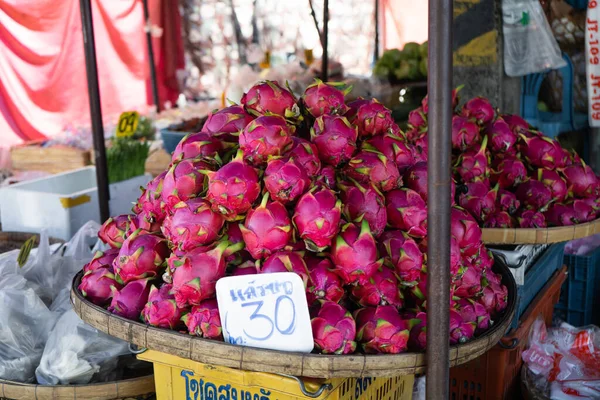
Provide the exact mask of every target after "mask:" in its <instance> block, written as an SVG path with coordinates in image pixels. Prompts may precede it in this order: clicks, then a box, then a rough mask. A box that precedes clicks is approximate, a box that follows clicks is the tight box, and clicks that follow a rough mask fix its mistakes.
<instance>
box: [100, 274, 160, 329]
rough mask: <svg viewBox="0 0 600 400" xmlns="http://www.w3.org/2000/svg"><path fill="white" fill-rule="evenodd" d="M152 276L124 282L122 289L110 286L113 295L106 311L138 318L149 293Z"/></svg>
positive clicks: (133, 318) (134, 318)
mask: <svg viewBox="0 0 600 400" xmlns="http://www.w3.org/2000/svg"><path fill="white" fill-rule="evenodd" d="M151 280H152V278H146V279H138V280H137V281H132V282H129V283H128V284H126V285H125V286H124V287H123V288H122V289H120V290H119V289H117V288H116V287H115V286H113V287H112V291H113V296H112V301H111V303H110V306H109V307H108V311H109V312H111V313H113V314H116V315H118V316H121V317H124V318H127V319H132V320H134V321H135V320H138V319H140V314H141V312H142V310H143V309H144V306H145V305H146V303H147V302H148V295H149V294H150V281H151Z"/></svg>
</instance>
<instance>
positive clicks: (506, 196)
mask: <svg viewBox="0 0 600 400" xmlns="http://www.w3.org/2000/svg"><path fill="white" fill-rule="evenodd" d="M496 206H497V209H499V210H500V211H506V212H507V213H508V214H509V215H512V214H514V213H515V212H517V210H518V208H519V207H520V206H521V202H520V201H519V200H517V196H515V194H514V193H512V192H509V191H508V190H504V189H500V190H499V191H498V197H496Z"/></svg>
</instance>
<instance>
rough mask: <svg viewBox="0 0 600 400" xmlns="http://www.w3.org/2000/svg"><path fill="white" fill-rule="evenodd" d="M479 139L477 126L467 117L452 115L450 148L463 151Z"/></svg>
mask: <svg viewBox="0 0 600 400" xmlns="http://www.w3.org/2000/svg"><path fill="white" fill-rule="evenodd" d="M478 140H479V126H477V124H476V123H475V122H473V121H471V120H469V119H468V118H465V117H461V116H460V115H455V116H454V117H452V148H453V149H455V150H460V151H465V150H467V149H470V148H471V147H473V146H474V145H475V143H477V141H478Z"/></svg>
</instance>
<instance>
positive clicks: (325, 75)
mask: <svg viewBox="0 0 600 400" xmlns="http://www.w3.org/2000/svg"><path fill="white" fill-rule="evenodd" d="M328 47H329V0H324V2H323V57H322V59H321V70H322V71H321V79H322V80H323V82H327V81H328V80H329V51H328Z"/></svg>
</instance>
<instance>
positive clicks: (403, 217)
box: [385, 188, 427, 238]
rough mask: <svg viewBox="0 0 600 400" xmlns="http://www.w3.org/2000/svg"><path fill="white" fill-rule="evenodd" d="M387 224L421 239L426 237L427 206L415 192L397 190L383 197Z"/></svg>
mask: <svg viewBox="0 0 600 400" xmlns="http://www.w3.org/2000/svg"><path fill="white" fill-rule="evenodd" d="M385 200H386V209H387V215H388V223H389V224H390V226H391V227H392V228H396V229H400V230H403V231H405V232H407V233H408V234H409V235H410V236H413V237H417V238H421V237H424V236H425V235H427V205H426V204H425V201H424V200H423V199H422V198H421V196H419V194H418V193H417V192H415V191H414V190H410V189H406V188H403V189H397V190H392V191H391V192H388V193H387V194H386V196H385Z"/></svg>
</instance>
